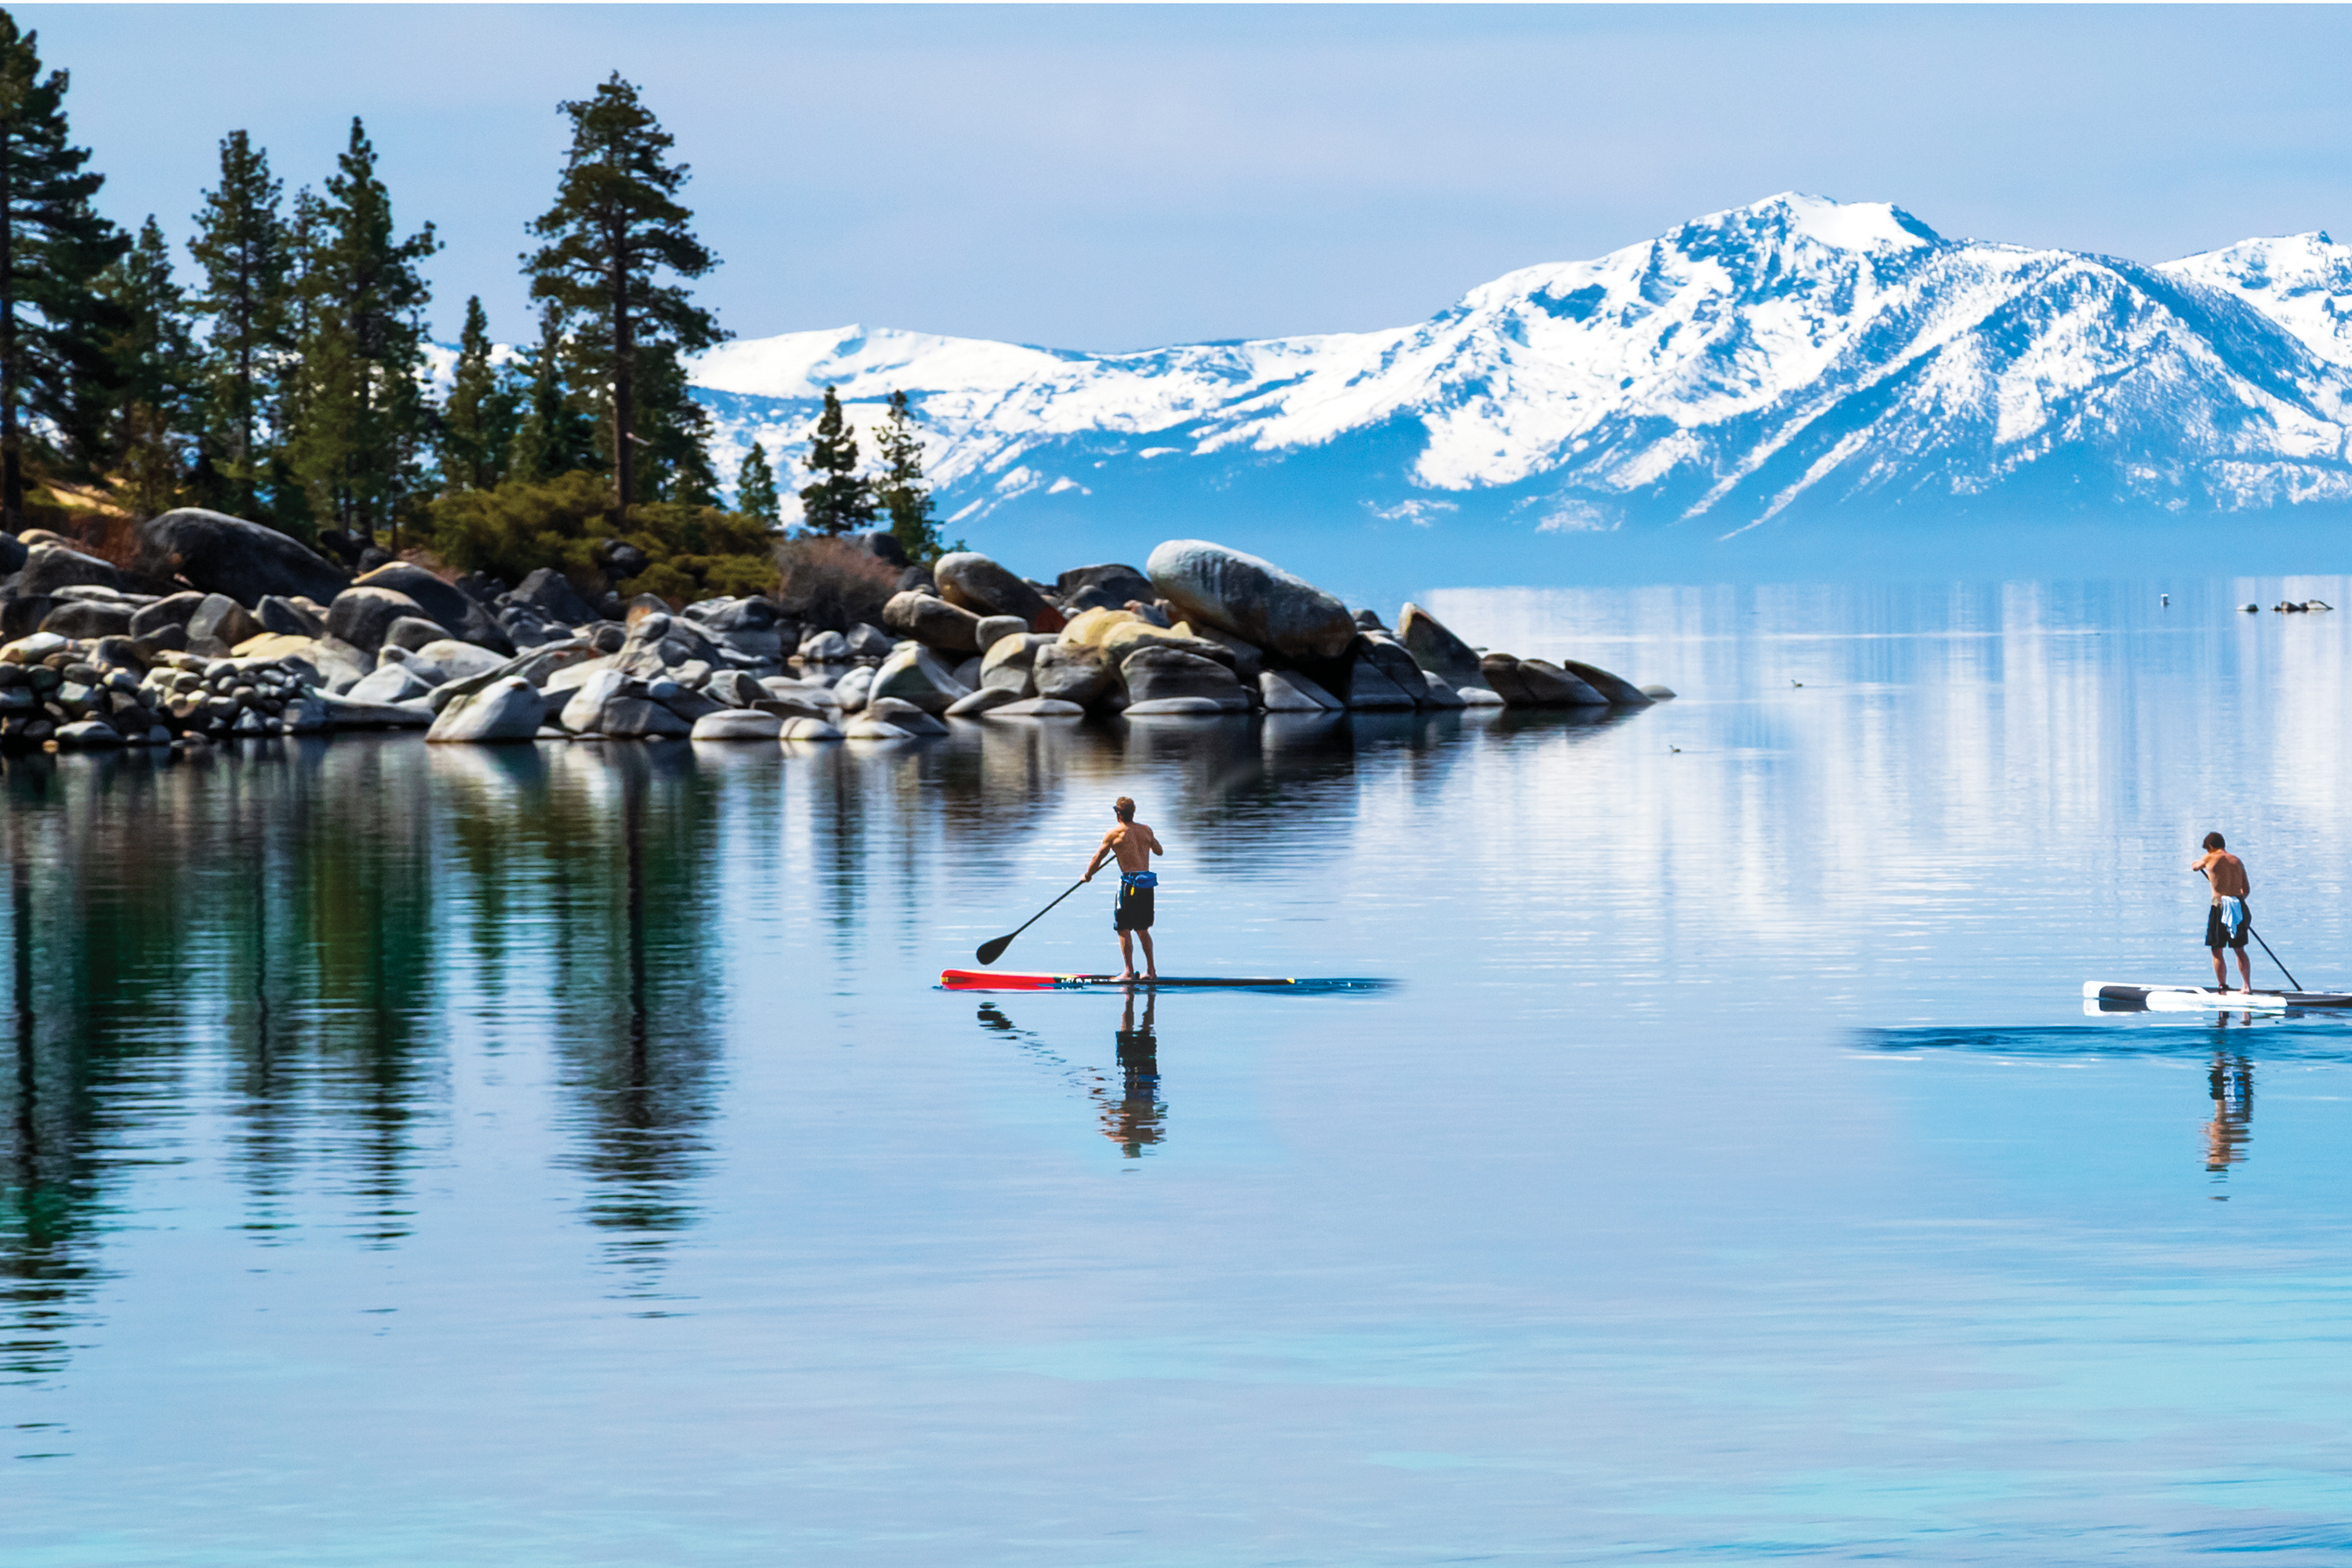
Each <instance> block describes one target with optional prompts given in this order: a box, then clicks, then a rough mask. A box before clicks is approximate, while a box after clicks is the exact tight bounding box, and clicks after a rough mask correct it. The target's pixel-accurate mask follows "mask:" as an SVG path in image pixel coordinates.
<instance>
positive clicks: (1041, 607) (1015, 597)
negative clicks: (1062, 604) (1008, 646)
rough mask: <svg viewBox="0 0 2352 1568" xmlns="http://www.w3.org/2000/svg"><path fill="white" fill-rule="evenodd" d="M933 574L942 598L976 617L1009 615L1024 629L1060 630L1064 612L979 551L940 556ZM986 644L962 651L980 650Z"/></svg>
mask: <svg viewBox="0 0 2352 1568" xmlns="http://www.w3.org/2000/svg"><path fill="white" fill-rule="evenodd" d="M931 576H932V578H933V580H935V581H936V582H937V583H938V584H939V585H940V598H942V599H944V600H946V601H947V602H948V603H949V604H950V605H954V606H956V607H957V608H958V609H963V610H969V611H971V613H972V614H973V615H974V616H1012V617H1013V619H1014V620H1017V621H1019V622H1020V623H1021V629H1022V630H1024V631H1032V632H1051V631H1059V630H1060V629H1061V626H1062V614H1061V612H1060V611H1059V610H1056V609H1055V608H1054V606H1053V605H1049V604H1047V603H1046V602H1045V595H1043V594H1040V593H1039V592H1037V590H1036V589H1034V588H1033V587H1031V586H1030V585H1029V584H1027V583H1025V582H1024V581H1022V579H1021V578H1019V577H1018V576H1015V575H1014V574H1013V573H1011V572H1009V571H1007V570H1006V569H1005V568H1003V567H1002V566H1000V565H998V564H997V563H995V562H993V561H991V560H990V559H989V558H988V557H987V556H985V555H982V554H981V553H980V552H978V551H976V550H959V551H956V552H953V553H951V554H947V555H942V556H940V558H939V559H938V560H937V561H935V562H933V563H931ZM986 646H987V645H986V644H984V643H983V644H981V645H979V646H977V647H971V648H966V649H962V650H961V651H963V652H966V653H979V652H981V651H982V650H983V649H984V648H985V647H986Z"/></svg>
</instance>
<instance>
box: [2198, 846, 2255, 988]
mask: <svg viewBox="0 0 2352 1568" xmlns="http://www.w3.org/2000/svg"><path fill="white" fill-rule="evenodd" d="M2222 844H2223V841H2222V838H2221V835H2220V834H2218V833H2209V834H2207V835H2206V836H2205V853H2204V854H2203V855H2202V856H2200V857H2199V858H2197V859H2196V860H2194V861H2192V862H2191V863H2190V864H2189V869H2190V870H2192V871H2202V872H2204V873H2205V879H2206V880H2207V881H2209V882H2210V883H2212V884H2213V907H2212V908H2211V909H2210V910H2208V911H2207V913H2206V916H2205V945H2206V946H2207V947H2210V948H2211V949H2212V950H2213V985H2214V988H2215V989H2216V990H2221V991H2227V990H2228V989H2229V988H2230V972H2229V970H2228V969H2227V968H2226V967H2224V966H2223V964H2222V962H2221V951H2222V949H2224V948H2231V947H2234V948H2236V949H2237V950H2238V978H2239V980H2240V981H2241V982H2242V984H2241V986H2240V987H2239V988H2240V989H2241V990H2244V991H2252V989H2253V988H2254V966H2253V963H2252V960H2250V959H2248V958H2247V957H2246V937H2247V935H2248V934H2249V933H2250V932H2252V931H2253V929H2254V922H2253V917H2252V915H2250V914H2249V913H2247V911H2246V899H2247V896H2248V895H2249V894H2251V893H2252V891H2253V884H2252V883H2251V882H2250V881H2248V880H2247V879H2246V863H2245V862H2244V861H2243V860H2241V859H2239V858H2237V857H2236V856H2235V855H2232V854H2231V853H2230V852H2229V850H2228V849H2226V848H2224V847H2222Z"/></svg>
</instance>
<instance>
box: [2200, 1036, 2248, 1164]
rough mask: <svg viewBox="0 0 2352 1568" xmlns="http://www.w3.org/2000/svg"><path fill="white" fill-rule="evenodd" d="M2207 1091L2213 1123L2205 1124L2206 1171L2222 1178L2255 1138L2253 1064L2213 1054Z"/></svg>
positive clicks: (2228, 1054) (2221, 1053) (2231, 1055)
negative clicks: (2210, 1102) (2211, 1098)
mask: <svg viewBox="0 0 2352 1568" xmlns="http://www.w3.org/2000/svg"><path fill="white" fill-rule="evenodd" d="M2205 1082H2206V1087H2207V1088H2208V1089H2210V1091H2211V1093H2212V1096H2213V1120H2212V1121H2209V1122H2207V1123H2206V1124H2205V1169H2206V1170H2207V1171H2208V1172H2210V1173H2212V1174H2213V1175H2216V1176H2219V1175H2222V1174H2224V1173H2227V1172H2228V1170H2229V1168H2230V1167H2231V1166H2232V1165H2235V1164H2239V1163H2242V1162H2243V1161H2244V1160H2245V1158H2246V1145H2247V1144H2248V1143H2249V1142H2252V1139H2253V1135H2254V1064H2253V1063H2252V1062H2251V1061H2249V1060H2248V1059H2247V1058H2244V1057H2242V1056H2240V1055H2239V1054H2238V1053H2237V1052H2235V1051H2215V1052H2214V1053H2213V1068H2212V1071H2211V1072H2210V1073H2208V1074H2207V1075H2206V1079H2205Z"/></svg>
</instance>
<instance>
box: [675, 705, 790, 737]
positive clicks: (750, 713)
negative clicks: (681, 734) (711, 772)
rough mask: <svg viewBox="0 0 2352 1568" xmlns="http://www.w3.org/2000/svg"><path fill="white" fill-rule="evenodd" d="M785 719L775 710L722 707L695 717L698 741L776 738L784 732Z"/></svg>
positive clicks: (694, 735) (694, 732)
mask: <svg viewBox="0 0 2352 1568" xmlns="http://www.w3.org/2000/svg"><path fill="white" fill-rule="evenodd" d="M783 729H784V721H783V720H782V719H780V718H778V717H777V716H776V715H775V714H773V713H762V712H760V711H758V710H756V709H750V708H722V709H720V710H719V711H718V712H716V713H706V714H704V715H703V716H702V717H701V718H699V719H697V720H696V721H694V729H693V731H692V734H693V738H694V739H695V740H698V741H772V740H774V739H776V738H777V737H778V736H779V735H781V734H782V733H783Z"/></svg>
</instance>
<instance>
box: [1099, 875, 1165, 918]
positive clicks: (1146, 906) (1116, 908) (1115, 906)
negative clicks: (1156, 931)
mask: <svg viewBox="0 0 2352 1568" xmlns="http://www.w3.org/2000/svg"><path fill="white" fill-rule="evenodd" d="M1159 886H1160V873H1159V872H1157V871H1121V872H1120V873H1119V874H1118V898H1117V899H1116V900H1114V901H1113V902H1112V904H1111V911H1110V929H1111V930H1113V931H1150V929H1151V912H1152V911H1151V897H1152V893H1153V892H1154V890H1155V889H1158V888H1159Z"/></svg>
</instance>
